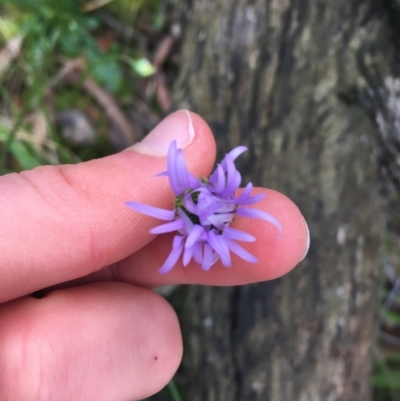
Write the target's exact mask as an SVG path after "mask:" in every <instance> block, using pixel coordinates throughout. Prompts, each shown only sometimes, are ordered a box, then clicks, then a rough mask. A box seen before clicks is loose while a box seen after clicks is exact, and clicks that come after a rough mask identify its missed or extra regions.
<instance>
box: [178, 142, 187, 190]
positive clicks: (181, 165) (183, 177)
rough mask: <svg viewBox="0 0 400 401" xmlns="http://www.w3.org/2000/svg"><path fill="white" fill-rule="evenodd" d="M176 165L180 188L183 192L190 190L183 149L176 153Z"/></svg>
mask: <svg viewBox="0 0 400 401" xmlns="http://www.w3.org/2000/svg"><path fill="white" fill-rule="evenodd" d="M175 163H176V173H177V177H178V182H179V186H180V187H181V188H182V190H185V189H188V188H190V179H189V174H188V171H187V168H186V162H185V156H184V154H183V152H182V150H181V149H177V151H176V160H175Z"/></svg>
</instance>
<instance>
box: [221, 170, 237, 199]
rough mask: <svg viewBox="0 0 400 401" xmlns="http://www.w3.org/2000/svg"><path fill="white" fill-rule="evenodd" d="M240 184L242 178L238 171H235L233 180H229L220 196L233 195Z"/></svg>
mask: <svg viewBox="0 0 400 401" xmlns="http://www.w3.org/2000/svg"><path fill="white" fill-rule="evenodd" d="M241 182H242V176H241V175H240V173H239V172H238V171H235V173H234V175H233V178H231V179H230V180H229V182H228V184H227V185H226V188H225V189H224V190H223V191H222V192H221V195H222V196H231V195H233V194H234V193H235V192H236V191H237V189H238V188H239V187H240V183H241Z"/></svg>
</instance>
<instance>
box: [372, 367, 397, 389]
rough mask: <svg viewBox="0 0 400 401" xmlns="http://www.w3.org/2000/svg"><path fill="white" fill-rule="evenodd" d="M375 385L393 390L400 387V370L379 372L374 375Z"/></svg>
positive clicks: (373, 381) (373, 382)
mask: <svg viewBox="0 0 400 401" xmlns="http://www.w3.org/2000/svg"><path fill="white" fill-rule="evenodd" d="M372 385H373V386H374V387H380V388H389V389H392V390H396V389H400V372H396V371H391V372H379V373H376V374H374V375H373V376H372Z"/></svg>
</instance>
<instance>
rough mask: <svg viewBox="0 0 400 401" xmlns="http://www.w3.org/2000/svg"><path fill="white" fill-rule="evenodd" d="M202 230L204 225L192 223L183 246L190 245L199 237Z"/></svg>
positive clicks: (187, 246) (188, 246)
mask: <svg viewBox="0 0 400 401" xmlns="http://www.w3.org/2000/svg"><path fill="white" fill-rule="evenodd" d="M203 231H204V227H202V226H200V225H199V224H194V225H193V228H192V230H191V231H190V232H189V235H188V237H187V240H186V242H185V248H190V247H192V246H193V245H194V244H195V243H196V242H197V240H198V239H199V238H200V236H201V234H203Z"/></svg>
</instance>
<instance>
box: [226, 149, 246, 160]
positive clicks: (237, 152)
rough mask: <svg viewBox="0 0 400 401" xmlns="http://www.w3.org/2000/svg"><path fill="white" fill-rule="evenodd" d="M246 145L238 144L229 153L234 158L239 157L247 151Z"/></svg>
mask: <svg viewBox="0 0 400 401" xmlns="http://www.w3.org/2000/svg"><path fill="white" fill-rule="evenodd" d="M246 151H247V148H246V146H237V147H236V148H234V149H232V150H231V151H230V152H229V153H228V155H229V156H230V157H231V158H232V160H235V159H237V158H238V157H239V156H240V155H241V154H242V153H244V152H246Z"/></svg>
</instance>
